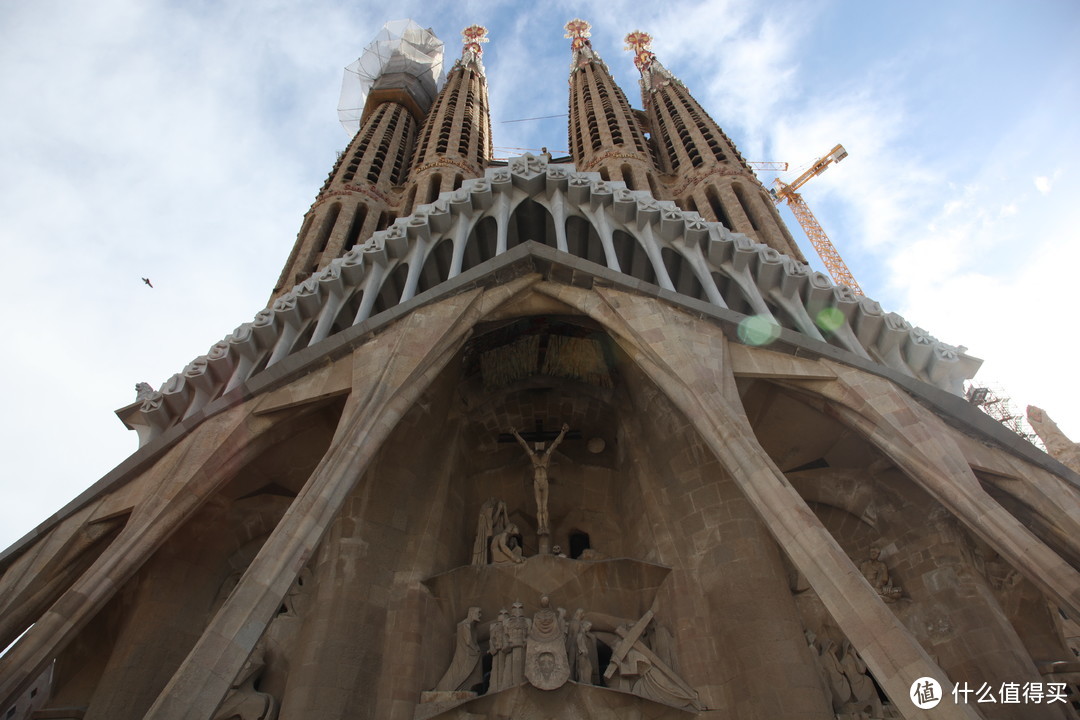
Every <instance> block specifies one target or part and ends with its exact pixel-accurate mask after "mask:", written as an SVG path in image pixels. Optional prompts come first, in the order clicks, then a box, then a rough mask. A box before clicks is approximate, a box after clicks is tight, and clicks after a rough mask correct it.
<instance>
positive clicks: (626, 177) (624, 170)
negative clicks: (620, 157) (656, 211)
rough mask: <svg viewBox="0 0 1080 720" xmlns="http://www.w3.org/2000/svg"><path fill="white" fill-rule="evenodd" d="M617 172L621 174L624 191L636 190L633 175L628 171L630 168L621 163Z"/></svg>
mask: <svg viewBox="0 0 1080 720" xmlns="http://www.w3.org/2000/svg"><path fill="white" fill-rule="evenodd" d="M619 172H620V173H621V174H622V180H623V182H624V183H626V189H627V190H636V189H637V188H636V187H635V185H634V173H633V172H632V171H631V170H630V166H629V165H627V164H625V163H623V165H622V166H621V167H620V168H619Z"/></svg>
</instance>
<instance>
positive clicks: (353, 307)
mask: <svg viewBox="0 0 1080 720" xmlns="http://www.w3.org/2000/svg"><path fill="white" fill-rule="evenodd" d="M363 300H364V291H363V290H357V291H356V292H354V293H353V294H352V295H350V296H349V298H348V299H347V300H346V301H345V302H344V303H342V305H341V307H340V308H339V309H338V312H337V315H335V316H334V322H333V323H332V325H331V326H330V333H329V334H330V335H333V334H334V333H339V332H341V331H342V330H345V329H346V328H349V327H352V325H353V323H354V322H355V321H356V313H357V312H358V311H359V310H360V304H361V303H362V302H363Z"/></svg>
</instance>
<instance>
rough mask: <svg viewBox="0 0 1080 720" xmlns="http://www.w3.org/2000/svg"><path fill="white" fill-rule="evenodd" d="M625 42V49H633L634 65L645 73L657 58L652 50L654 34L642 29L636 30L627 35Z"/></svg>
mask: <svg viewBox="0 0 1080 720" xmlns="http://www.w3.org/2000/svg"><path fill="white" fill-rule="evenodd" d="M625 42H626V46H625V48H624V49H626V50H631V51H633V53H634V65H636V66H637V69H638V70H640V71H641V72H643V73H644V72H645V71H646V70H648V69H649V67H650V66H651V65H652V64H653V61H655V60H656V56H655V55H653V53H652V51H651V48H652V35H649V33H647V32H642V31H641V30H634V31H632V32H630V34H628V35H627V36H626V39H625Z"/></svg>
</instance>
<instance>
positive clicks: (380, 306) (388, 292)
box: [371, 263, 409, 316]
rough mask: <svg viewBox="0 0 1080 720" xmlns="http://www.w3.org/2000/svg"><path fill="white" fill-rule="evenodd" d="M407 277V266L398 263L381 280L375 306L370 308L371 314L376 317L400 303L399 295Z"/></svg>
mask: <svg viewBox="0 0 1080 720" xmlns="http://www.w3.org/2000/svg"><path fill="white" fill-rule="evenodd" d="M408 277H409V266H408V265H407V264H405V263H399V264H398V266H397V267H396V268H394V270H393V271H392V272H391V273H390V274H389V275H388V276H387V277H386V279H385V280H383V284H382V287H381V288H379V295H378V297H376V298H375V305H374V307H372V308H371V314H372V315H373V316H374V315H378V314H379V313H381V312H382V311H383V310H387V309H389V308H392V307H394V306H395V305H397V304H398V303H399V302H401V293H402V292H403V291H404V289H405V280H406V279H407V278H408Z"/></svg>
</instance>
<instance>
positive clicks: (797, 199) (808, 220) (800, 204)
mask: <svg viewBox="0 0 1080 720" xmlns="http://www.w3.org/2000/svg"><path fill="white" fill-rule="evenodd" d="M846 157H847V150H845V149H844V146H843V145H837V146H836V147H834V148H833V149H832V150H830V151H829V152H828V154H827V155H825V156H824V157H821V158H818V159H817V160H815V161H814V164H813V165H811V166H810V168H809V169H808V170H806V172H804V173H803V174H802V175H800V176H799V177H797V178H795V179H794V180H793V181H791V182H790V183H785V182H783V181H782V180H780V179H779V178H777V179H776V189H775V190H773V191H772V196H773V201H774V202H775V203H776V204H778V205H779V204H780V203H781V202H786V203H787V204H788V207H789V208H791V212H792V214H794V215H795V219H796V220H798V221H799V225H801V226H802V229H803V232H805V233H806V237H808V238H810V244H811V245H813V246H814V249H815V250H816V251H817V254H818V255H819V256H820V257H821V261H822V262H823V263H825V269H826V270H828V271H829V275H831V276H832V279H833V282H835V283H837V284H838V285H847V286H848V287H849V288H851V291H852V292H853V293H855V294H856V295H862V294H863V291H862V288H861V287H859V283H857V282H856V281H855V277H854V276H853V275H852V274H851V271H850V270H848V266H847V264H846V263H845V262H844V260H843V258H841V257H840V253H838V252H837V251H836V248H835V247H834V246H833V244H832V241H831V240H829V236H828V235H826V234H825V231H824V230H823V229H822V228H821V223H819V222H818V221H817V218H815V217H814V213H812V212H810V207H809V206H808V205H807V204H806V201H805V200H803V197H802V195H800V194H799V193H798V192H797V191H798V189H799V188H801V187H802V186H803V185H805V184H806V183H807V182H808V181H809V180H810V179H811V178H814V177H817V176H818V175H820V174H821V173H823V172H825V171H826V170H827V169H828V168H829V166H830V165H832V164H833V163H838V162H840V161H841V160H843V159H844V158H846Z"/></svg>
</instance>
